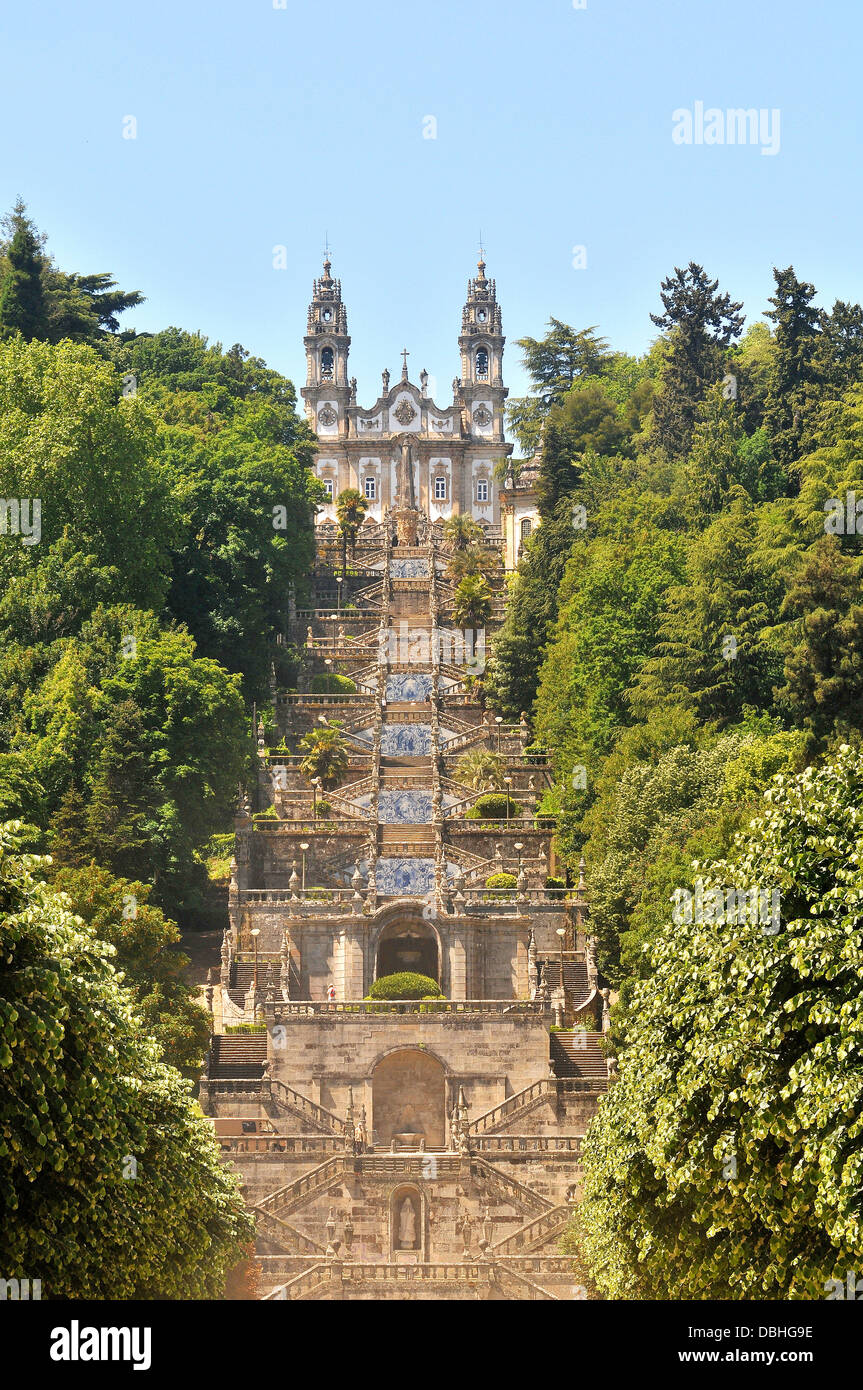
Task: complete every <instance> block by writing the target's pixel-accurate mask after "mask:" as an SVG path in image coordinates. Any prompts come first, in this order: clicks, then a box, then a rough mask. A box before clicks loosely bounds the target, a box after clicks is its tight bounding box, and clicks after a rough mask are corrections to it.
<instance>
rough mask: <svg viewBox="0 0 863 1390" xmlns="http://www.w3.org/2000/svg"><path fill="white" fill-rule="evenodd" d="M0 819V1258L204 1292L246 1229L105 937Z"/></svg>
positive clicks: (83, 1278) (79, 1289) (55, 1276)
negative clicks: (0, 1217) (50, 883)
mask: <svg viewBox="0 0 863 1390" xmlns="http://www.w3.org/2000/svg"><path fill="white" fill-rule="evenodd" d="M44 867H45V866H44V864H43V861H40V860H39V859H37V858H34V857H33V856H29V855H21V854H19V853H17V852H16V844H15V823H12V826H11V828H10V826H5V827H3V828H2V829H0V900H2V901H0V946H2V951H0V1065H2V1067H3V1074H4V1101H3V1105H2V1107H0V1155H2V1159H3V1162H2V1165H0V1197H2V1203H3V1208H4V1212H5V1214H6V1219H5V1220H4V1221H3V1223H2V1228H0V1261H2V1265H3V1268H4V1270H5V1271H8V1273H7V1277H18V1278H30V1279H41V1281H42V1284H43V1288H44V1291H45V1294H46V1296H47V1297H50V1298H54V1299H57V1298H71V1297H75V1298H94V1299H110V1298H121V1299H127V1298H174V1299H188V1298H214V1297H219V1296H220V1295H221V1293H222V1291H223V1289H224V1285H225V1279H226V1275H227V1272H228V1270H229V1269H230V1268H231V1267H232V1266H233V1265H235V1264H236V1263H237V1261H238V1260H239V1258H240V1256H241V1253H242V1247H243V1244H244V1243H245V1242H248V1240H249V1238H250V1236H251V1233H252V1232H251V1225H252V1223H251V1218H250V1217H249V1216H248V1214H247V1213H246V1211H245V1209H244V1206H243V1202H242V1198H241V1196H240V1193H239V1189H238V1184H237V1179H236V1177H235V1176H233V1175H232V1174H231V1173H230V1172H229V1171H228V1169H226V1168H224V1167H223V1166H222V1164H221V1162H220V1159H219V1153H218V1149H217V1147H216V1145H215V1143H214V1141H213V1138H212V1134H211V1132H210V1130H209V1126H208V1125H207V1123H206V1122H205V1120H204V1119H203V1117H202V1116H201V1114H200V1111H199V1109H198V1107H197V1105H195V1104H194V1102H193V1101H192V1100H191V1098H190V1095H189V1086H188V1083H186V1082H184V1081H182V1080H181V1079H180V1077H179V1076H178V1074H177V1072H176V1071H174V1070H173V1068H171V1067H169V1066H166V1065H165V1064H164V1063H163V1062H162V1061H161V1060H160V1057H159V1048H158V1046H157V1045H156V1044H155V1043H154V1042H153V1041H152V1040H151V1039H150V1038H149V1037H148V1036H147V1033H146V1031H145V1029H144V1027H143V1026H142V1023H141V1021H140V1018H139V1016H138V1014H137V1012H136V1009H135V1005H134V1002H133V998H132V995H131V994H130V993H129V991H128V990H126V989H125V988H124V987H123V986H122V984H121V983H120V981H119V979H118V976H117V974H116V972H115V970H114V967H113V964H112V960H113V958H114V951H113V948H112V947H111V946H108V945H106V944H105V943H103V942H101V941H100V940H99V939H98V938H97V936H96V935H95V933H94V932H93V930H92V929H91V928H89V927H88V926H86V925H85V924H84V923H83V922H82V921H81V919H80V918H78V917H75V916H73V915H72V913H71V911H70V910H69V907H68V906H67V903H66V900H65V899H64V898H62V897H58V896H57V894H56V893H54V892H53V891H52V890H51V889H50V888H48V887H47V885H46V884H45V883H44V882H41V881H40V879H39V874H40V873H41V872H43V871H44Z"/></svg>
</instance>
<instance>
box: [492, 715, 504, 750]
mask: <svg viewBox="0 0 863 1390" xmlns="http://www.w3.org/2000/svg"><path fill="white" fill-rule="evenodd" d="M494 722H495V724H496V725H497V751H498V753H499V752H500V726H501V724H502V723H503V715H502V714H496V715H495V717H494Z"/></svg>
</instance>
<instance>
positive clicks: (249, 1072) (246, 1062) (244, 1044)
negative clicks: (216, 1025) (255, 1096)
mask: <svg viewBox="0 0 863 1390" xmlns="http://www.w3.org/2000/svg"><path fill="white" fill-rule="evenodd" d="M266 1060H267V1035H266V1033H214V1034H213V1038H212V1052H211V1054H210V1080H211V1081H220V1080H231V1081H259V1080H260V1079H261V1077H262V1076H263V1071H264V1063H265V1061H266Z"/></svg>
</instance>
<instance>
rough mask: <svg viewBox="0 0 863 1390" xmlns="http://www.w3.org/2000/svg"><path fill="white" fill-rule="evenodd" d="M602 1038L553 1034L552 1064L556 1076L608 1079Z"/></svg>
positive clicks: (591, 1034) (575, 1033) (576, 1034)
mask: <svg viewBox="0 0 863 1390" xmlns="http://www.w3.org/2000/svg"><path fill="white" fill-rule="evenodd" d="M601 1038H602V1034H601V1033H588V1032H572V1033H552V1034H551V1064H552V1066H553V1068H554V1074H555V1076H576V1077H595V1078H601V1079H603V1080H604V1079H605V1078H607V1076H608V1066H607V1064H606V1060H605V1057H604V1056H603V1054H602V1051H601V1049H600V1040H601Z"/></svg>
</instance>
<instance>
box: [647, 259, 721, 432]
mask: <svg viewBox="0 0 863 1390" xmlns="http://www.w3.org/2000/svg"><path fill="white" fill-rule="evenodd" d="M718 290H719V281H718V280H709V279H708V278H707V275H706V274H705V271H704V268H703V266H700V265H696V264H695V262H694V261H690V263H689V265H688V266H687V268H686V270H681V269H680V268H679V267H677V266H675V268H674V276H673V277H671V276H669V278H668V279H667V280H663V282H662V287H661V290H660V298H661V300H662V303H663V306H664V313H662V314H651V315H650V317H651V319H652V320H653V322H654V323H655V324H656V325H657V327H658V328H661V329H663V330H664V331H666V332H668V333H670V335H671V347H670V353H669V358H668V362H667V364H666V368H665V372H664V374H663V378H662V389H661V391H660V393H659V395H658V397H657V398H656V404H655V407H654V437H655V440H656V442H657V444H659V445H660V446H661V447H662V448H664V449H666V450H667V451H668V453H669V454H671V455H672V456H674V457H678V458H683V457H684V456H685V455H686V454H687V453H688V452H689V446H690V443H691V441H692V433H693V430H694V428H695V422H696V419H697V413H698V404H699V401H700V400H701V399H702V397H703V396H704V393H705V391H706V389H707V387H708V386H710V385H711V384H712V383H713V382H715V381H716V380H717V378H718V377H719V376H720V375H721V367H722V354H723V352H724V351H725V350H726V349H727V348H728V347H729V346H730V344H731V342H732V340H733V339H734V338H736V337H738V336H739V334H740V331H741V329H742V328H743V323H744V315H743V314H741V313H740V310H741V309H742V308H743V305H742V304H737V303H734V302H733V301H732V300H731V298H730V296H729V295H728V294H719V293H718Z"/></svg>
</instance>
